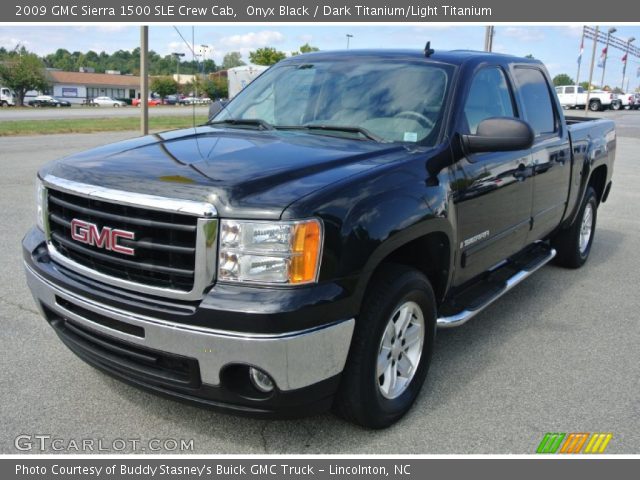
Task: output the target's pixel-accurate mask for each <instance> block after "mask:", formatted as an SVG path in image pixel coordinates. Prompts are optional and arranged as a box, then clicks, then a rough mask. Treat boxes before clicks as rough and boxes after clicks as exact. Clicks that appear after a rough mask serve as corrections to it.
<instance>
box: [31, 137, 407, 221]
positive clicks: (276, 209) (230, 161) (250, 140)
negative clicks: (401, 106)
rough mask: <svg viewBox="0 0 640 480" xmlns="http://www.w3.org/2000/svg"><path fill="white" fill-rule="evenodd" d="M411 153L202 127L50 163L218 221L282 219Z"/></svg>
mask: <svg viewBox="0 0 640 480" xmlns="http://www.w3.org/2000/svg"><path fill="white" fill-rule="evenodd" d="M403 152H404V155H406V149H405V147H403V146H400V145H397V144H395V145H389V144H380V143H375V142H370V141H358V140H354V139H343V138H336V137H329V136H326V135H317V134H311V133H307V132H299V131H259V130H247V129H235V128H228V129H225V128H214V127H210V126H202V127H197V128H191V129H185V130H176V131H170V132H164V133H159V134H154V135H148V136H145V137H140V138H135V139H132V140H126V141H123V142H118V143H114V144H110V145H105V146H102V147H98V148H95V149H92V150H89V151H86V152H83V153H79V154H75V155H72V156H70V157H66V158H63V159H61V160H57V161H55V162H53V163H51V164H49V165H47V166H46V167H45V168H44V169H43V170H42V171H41V173H40V175H41V176H45V175H48V174H50V175H55V176H57V177H60V178H64V179H67V180H73V181H76V182H81V183H85V184H90V185H98V186H101V187H106V188H113V189H117V190H123V191H131V192H137V193H145V194H150V195H158V196H163V197H171V198H177V199H185V200H196V201H207V202H210V203H212V204H213V205H214V206H215V207H216V209H217V210H218V212H219V214H220V216H227V217H235V218H279V217H280V216H281V215H282V212H283V210H284V209H285V208H286V207H287V206H288V205H290V204H291V203H292V202H294V201H295V200H298V199H299V198H302V197H304V196H306V195H308V194H310V193H312V192H314V191H316V190H319V189H321V188H323V187H325V186H327V185H329V184H331V183H334V182H336V181H338V180H341V179H343V178H345V177H348V176H351V175H356V174H358V173H360V172H363V171H365V170H367V169H370V168H374V167H376V166H379V165H381V164H385V163H388V162H392V161H394V160H396V159H397V158H398V156H401V155H402V154H403Z"/></svg>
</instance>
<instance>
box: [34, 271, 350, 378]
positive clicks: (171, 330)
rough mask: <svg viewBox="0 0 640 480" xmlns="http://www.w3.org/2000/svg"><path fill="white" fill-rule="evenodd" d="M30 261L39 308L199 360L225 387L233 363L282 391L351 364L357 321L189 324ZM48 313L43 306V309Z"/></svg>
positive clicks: (207, 375) (124, 338) (204, 374)
mask: <svg viewBox="0 0 640 480" xmlns="http://www.w3.org/2000/svg"><path fill="white" fill-rule="evenodd" d="M24 265H25V270H26V273H27V284H28V285H29V288H30V289H31V292H32V294H33V296H34V298H35V299H36V302H37V304H38V307H39V308H40V306H41V305H45V306H46V307H47V308H48V309H50V310H52V311H54V312H55V313H57V314H58V315H60V316H62V317H64V318H67V319H70V320H72V321H75V322H76V323H78V324H80V325H82V326H84V327H86V328H89V329H92V330H95V331H97V332H101V333H103V334H106V335H110V336H112V337H115V338H119V339H121V340H122V341H125V342H129V343H133V344H137V345H140V346H143V347H147V348H151V349H155V350H160V351H163V352H167V353H173V354H176V355H183V356H187V357H190V358H195V359H196V360H197V361H198V364H199V366H200V374H201V379H202V382H203V383H204V384H207V385H214V386H215V385H219V383H220V372H221V370H222V369H223V368H224V367H225V366H226V365H229V364H232V363H233V364H236V363H239V364H244V365H252V366H256V367H258V368H260V369H262V370H264V371H265V372H267V373H268V374H269V375H270V376H271V377H272V378H273V379H274V381H275V383H276V385H277V386H278V388H279V389H280V390H294V389H297V388H303V387H306V386H309V385H313V384H314V383H318V382H320V381H322V380H325V379H328V378H330V377H332V376H334V375H337V374H338V373H340V372H341V371H342V370H343V368H344V365H345V362H346V359H347V355H348V353H349V346H350V344H351V336H352V334H353V328H354V325H355V320H354V319H353V318H351V319H348V320H344V321H340V322H336V323H332V324H330V325H326V326H323V327H319V328H314V329H308V330H301V331H297V332H287V333H283V334H251V333H243V332H231V331H222V330H214V329H208V328H204V327H198V326H193V325H184V324H179V323H174V322H170V321H166V320H161V319H157V318H153V317H148V316H144V315H139V314H134V313H132V312H128V311H125V310H121V309H117V308H113V307H110V306H106V305H103V304H100V303H98V302H95V301H93V300H89V299H86V298H83V297H80V296H78V295H77V294H75V293H72V292H70V291H69V290H67V289H64V288H61V287H59V286H57V285H55V284H53V283H52V282H50V281H49V280H47V279H45V278H44V277H42V276H41V275H39V274H38V273H37V272H36V271H34V270H33V269H32V268H31V267H30V266H29V265H28V264H26V263H25V264H24ZM56 296H58V297H60V298H63V299H65V300H67V301H69V302H71V303H74V304H76V305H78V306H80V307H82V308H84V309H86V310H89V311H92V312H96V313H99V314H101V315H104V316H107V317H110V318H113V319H115V320H119V321H121V322H125V323H129V324H132V325H137V326H139V327H142V328H144V330H145V337H144V338H140V337H137V336H134V335H130V334H126V333H123V332H121V331H119V330H114V329H112V328H109V327H106V326H104V325H100V324H98V323H95V322H93V321H91V319H89V318H86V317H83V316H80V315H78V314H75V313H73V312H71V311H69V310H67V309H65V308H64V307H62V306H61V305H59V304H58V303H57V302H56ZM41 311H42V310H41Z"/></svg>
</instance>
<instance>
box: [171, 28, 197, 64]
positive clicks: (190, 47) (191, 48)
mask: <svg viewBox="0 0 640 480" xmlns="http://www.w3.org/2000/svg"><path fill="white" fill-rule="evenodd" d="M173 29H174V30H175V31H176V32H178V35H180V38H181V39H182V41H183V42H184V44H185V45H186V46H187V48H189V50H191V53H192V54H193V56H194V57H195V56H196V52H195V50H194V49H193V47H192V46H191V45H190V44H189V42H187V40H186V39H185V38H184V36H183V35H182V33H180V30H178V27H176V26H175V25H174V26H173Z"/></svg>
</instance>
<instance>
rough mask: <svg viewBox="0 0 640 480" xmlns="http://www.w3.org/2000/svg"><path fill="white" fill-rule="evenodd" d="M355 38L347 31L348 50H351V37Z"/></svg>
mask: <svg viewBox="0 0 640 480" xmlns="http://www.w3.org/2000/svg"><path fill="white" fill-rule="evenodd" d="M351 38H353V35H351V34H350V33H347V50H349V39H351Z"/></svg>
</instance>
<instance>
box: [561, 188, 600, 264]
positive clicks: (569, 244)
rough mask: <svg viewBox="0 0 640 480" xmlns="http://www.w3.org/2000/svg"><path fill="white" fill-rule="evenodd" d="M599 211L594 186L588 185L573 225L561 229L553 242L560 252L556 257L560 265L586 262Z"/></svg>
mask: <svg viewBox="0 0 640 480" xmlns="http://www.w3.org/2000/svg"><path fill="white" fill-rule="evenodd" d="M597 213H598V200H597V197H596V192H595V190H594V189H593V187H588V188H587V193H586V195H585V197H584V200H583V201H582V205H581V207H580V212H579V213H578V217H577V218H576V220H575V221H574V222H573V225H571V227H569V228H568V229H566V230H561V231H560V232H559V233H558V234H556V236H555V238H553V240H552V242H551V243H552V245H553V247H554V248H555V249H556V250H557V252H558V253H557V255H556V258H555V262H556V263H557V264H558V265H561V266H563V267H567V268H580V267H581V266H582V265H584V264H585V263H586V261H587V259H588V258H589V253H591V245H592V244H593V238H594V235H595V231H596V219H597Z"/></svg>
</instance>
